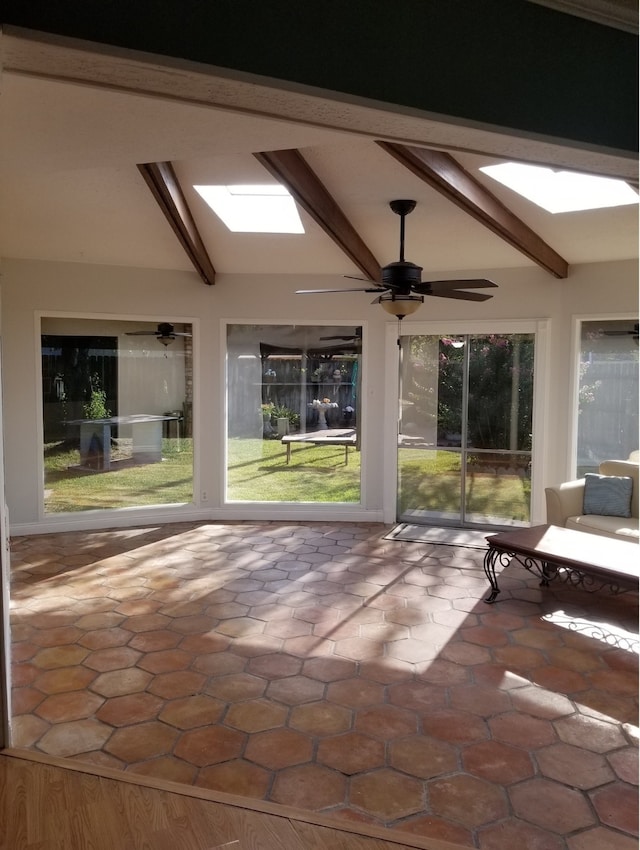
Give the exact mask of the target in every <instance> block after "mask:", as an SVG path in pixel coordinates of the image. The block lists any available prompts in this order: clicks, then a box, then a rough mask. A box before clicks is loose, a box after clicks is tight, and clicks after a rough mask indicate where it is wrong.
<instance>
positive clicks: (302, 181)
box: [254, 149, 382, 281]
mask: <svg viewBox="0 0 640 850" xmlns="http://www.w3.org/2000/svg"><path fill="white" fill-rule="evenodd" d="M254 156H255V157H256V159H257V160H258V161H259V162H261V163H262V165H264V167H265V168H266V169H267V171H269V173H270V174H272V175H273V176H274V177H275V178H276V180H278V181H279V182H280V183H283V184H284V185H285V186H286V187H287V189H288V190H289V192H290V193H291V195H292V196H293V197H294V199H295V200H296V201H297V203H299V204H300V206H301V207H302V208H303V209H304V210H305V211H306V212H307V213H308V214H309V215H310V216H311V217H312V218H313V219H314V221H316V222H317V223H318V224H319V225H320V227H321V228H322V229H323V230H324V231H325V233H326V234H327V235H328V236H330V237H331V239H333V241H334V242H335V243H336V244H337V245H338V246H339V247H340V248H341V249H342V251H344V253H345V254H346V255H347V256H348V257H349V259H350V260H352V262H353V263H355V265H356V266H357V267H358V268H359V269H360V271H362V272H363V274H365V275H366V277H367V278H368V279H369V280H373V281H379V280H380V279H381V274H382V272H381V269H380V264H379V263H378V261H377V260H376V258H375V257H374V256H373V254H372V252H371V251H370V250H369V248H368V247H367V246H366V245H365V243H364V241H363V240H362V238H361V237H360V235H359V234H358V232H357V231H356V229H355V228H354V227H353V225H352V224H351V222H350V221H349V220H348V219H347V217H346V216H345V214H344V213H343V212H342V210H341V209H340V207H339V206H338V204H337V203H336V201H335V200H334V199H333V197H332V196H331V195H330V194H329V192H328V191H327V189H326V188H325V186H324V184H323V183H322V182H321V181H320V179H319V178H318V176H317V174H316V173H315V172H314V171H313V170H312V168H311V167H310V166H309V164H308V163H307V162H306V160H305V159H304V157H303V156H302V154H301V153H300V151H298V150H295V149H293V150H281V151H264V152H262V153H256V154H254Z"/></svg>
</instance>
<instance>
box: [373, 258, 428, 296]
mask: <svg viewBox="0 0 640 850" xmlns="http://www.w3.org/2000/svg"><path fill="white" fill-rule="evenodd" d="M421 279H422V266H417V265H416V264H415V263H410V262H408V261H406V260H400V261H397V262H395V263H389V264H388V265H386V266H383V267H382V283H383V284H384V286H387V287H389V289H394V290H396V291H397V292H402V293H406V294H408V293H409V292H410V291H411V287H412V286H414V284H417V283H420V282H421Z"/></svg>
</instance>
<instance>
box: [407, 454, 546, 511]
mask: <svg viewBox="0 0 640 850" xmlns="http://www.w3.org/2000/svg"><path fill="white" fill-rule="evenodd" d="M399 464H400V482H401V487H400V504H399V512H400V514H401V515H402V514H404V513H405V512H406V511H424V512H425V513H434V514H449V515H456V514H459V513H460V499H461V482H460V455H459V454H457V453H456V452H445V451H424V450H420V449H402V450H401V452H400V457H399ZM466 488H467V493H466V508H465V512H466V514H467V516H472V515H473V516H474V517H476V518H477V520H478V521H479V520H480V518H482V517H487V518H503V519H505V520H514V521H516V522H528V521H529V519H530V496H531V481H530V479H529V478H528V477H527V476H523V475H518V474H517V473H514V472H512V471H511V472H510V471H508V470H499V471H496V470H495V469H494V468H492V467H491V466H489V467H488V468H482V467H481V468H480V469H477V468H476V467H474V465H473V463H471V464H470V465H469V468H468V471H467V477H466Z"/></svg>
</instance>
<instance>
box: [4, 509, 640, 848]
mask: <svg viewBox="0 0 640 850" xmlns="http://www.w3.org/2000/svg"><path fill="white" fill-rule="evenodd" d="M387 530H388V529H386V528H385V527H384V526H382V525H354V524H346V523H345V524H331V525H328V524H320V523H317V524H314V523H308V524H297V523H273V522H271V523H269V522H265V523H257V522H256V523H230V524H213V523H211V524H175V525H166V526H163V527H154V528H138V529H126V530H114V531H108V532H95V533H86V532H83V533H75V532H65V533H61V534H56V535H42V536H33V537H23V538H16V539H14V540H13V541H12V562H13V582H12V589H11V595H12V640H13V661H14V667H13V687H14V690H13V728H14V745H16V746H23V747H28V748H33V749H36V750H39V751H42V752H45V753H49V754H54V755H58V756H68V757H70V758H74V759H80V760H82V761H85V762H94V763H96V764H99V765H109V766H112V767H116V768H121V769H123V770H127V771H134V772H137V773H140V774H144V775H151V776H158V777H164V778H167V779H170V780H175V781H178V782H183V783H190V784H195V785H198V786H202V787H205V788H210V789H216V790H223V791H228V792H231V793H234V794H240V795H245V796H248V797H255V798H260V799H267V800H272V801H276V802H278V803H284V804H288V805H293V806H297V807H300V808H303V809H311V810H315V811H322V812H324V813H334V814H335V816H336V817H339V818H346V819H350V820H353V821H365V822H371V823H376V824H384V825H388V826H394V827H397V828H400V829H403V830H407V831H408V832H412V833H416V834H419V835H425V836H430V837H436V838H441V839H444V840H450V841H455V842H459V843H460V844H463V845H468V846H471V847H478V848H482V850H498V848H508V850H512V848H515V847H522V848H527V850H605V848H606V850H632V848H637V846H638V842H637V837H636V836H637V834H638V830H637V825H638V806H637V803H638V728H637V719H638V714H637V694H638V665H637V661H638V657H637V654H636V653H637V650H638V644H637V632H638V628H637V624H638V615H637V603H638V599H637V596H636V595H633V594H626V595H623V596H617V597H616V596H612V595H609V594H606V593H604V594H595V595H589V594H587V593H585V592H584V591H581V590H578V589H570V588H565V587H564V586H563V585H557V586H556V585H552V587H551V588H546V589H544V588H539V587H538V584H537V580H536V578H535V577H534V576H531V575H530V574H529V573H527V572H526V571H525V570H524V569H522V568H521V567H520V566H518V565H517V564H512V565H510V566H509V567H508V568H507V571H506V573H505V575H504V576H503V578H502V579H501V582H500V583H501V587H502V589H503V592H502V594H501V596H500V599H499V601H498V602H497V603H496V604H495V605H492V606H489V605H487V604H486V603H485V602H484V601H483V597H484V596H486V595H487V591H488V587H487V581H486V579H485V577H484V573H483V571H482V556H483V551H482V550H479V549H471V548H464V549H463V548H454V547H451V546H444V545H437V546H436V545H425V544H412V543H400V542H395V541H394V542H391V541H387V540H384V539H383V536H384V534H385V532H386V531H387ZM614 639H617V645H616V644H615V643H614Z"/></svg>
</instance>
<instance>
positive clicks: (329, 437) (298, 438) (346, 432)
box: [280, 428, 357, 465]
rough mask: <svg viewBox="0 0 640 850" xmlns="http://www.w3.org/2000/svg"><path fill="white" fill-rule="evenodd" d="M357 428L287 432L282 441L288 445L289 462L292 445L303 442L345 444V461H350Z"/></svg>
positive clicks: (320, 444)
mask: <svg viewBox="0 0 640 850" xmlns="http://www.w3.org/2000/svg"><path fill="white" fill-rule="evenodd" d="M356 439H357V435H356V431H355V428H326V429H324V430H321V431H310V432H308V433H306V434H285V435H284V436H283V437H282V438H281V440H280V442H281V443H282V444H283V445H284V446H286V447H287V463H289V462H290V461H291V445H292V444H293V443H303V444H305V443H306V444H307V445H313V446H344V462H345V465H346V464H347V463H349V446H355V445H356Z"/></svg>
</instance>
